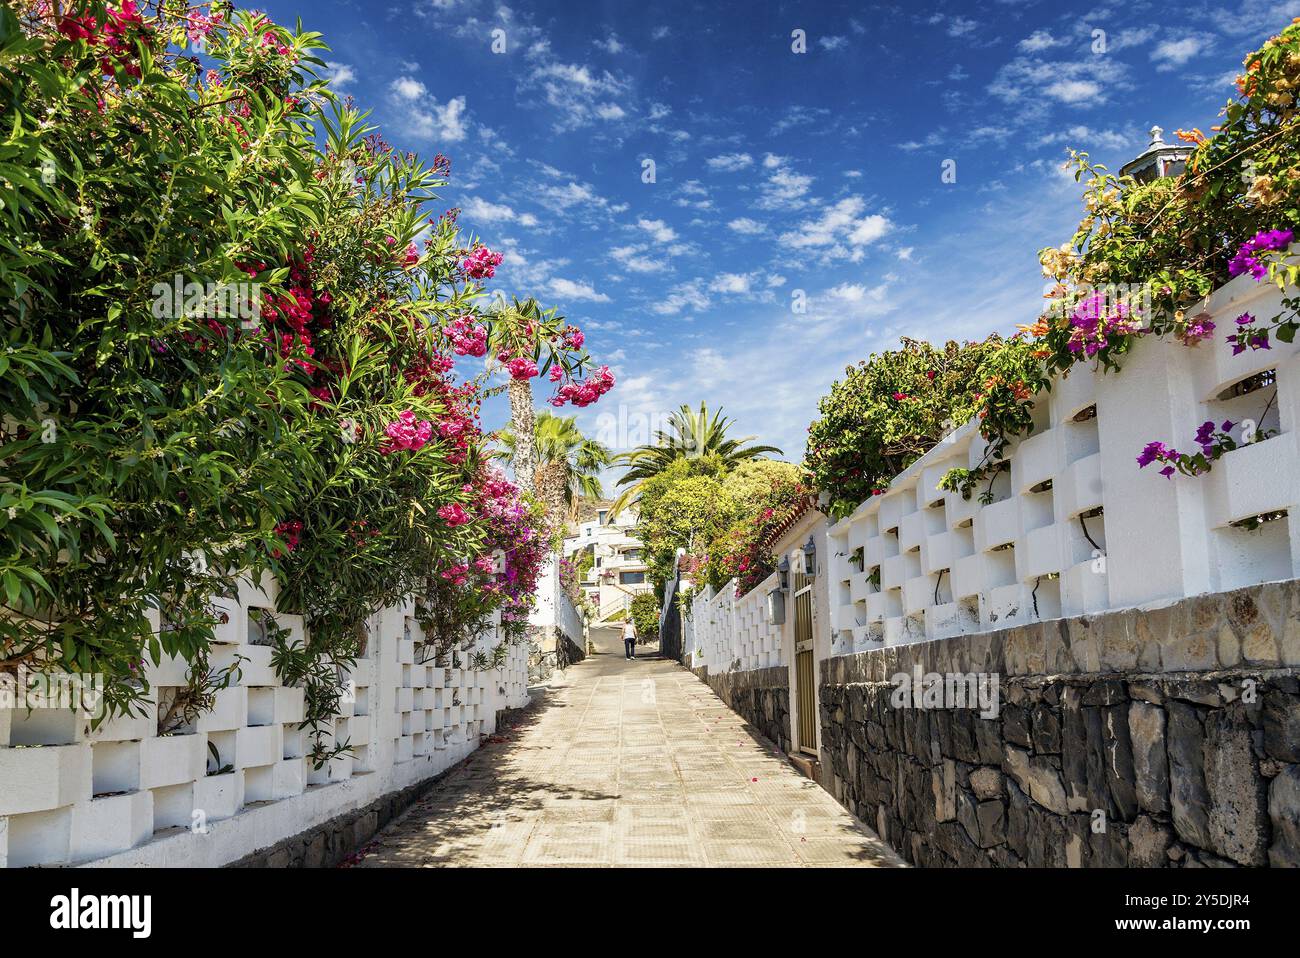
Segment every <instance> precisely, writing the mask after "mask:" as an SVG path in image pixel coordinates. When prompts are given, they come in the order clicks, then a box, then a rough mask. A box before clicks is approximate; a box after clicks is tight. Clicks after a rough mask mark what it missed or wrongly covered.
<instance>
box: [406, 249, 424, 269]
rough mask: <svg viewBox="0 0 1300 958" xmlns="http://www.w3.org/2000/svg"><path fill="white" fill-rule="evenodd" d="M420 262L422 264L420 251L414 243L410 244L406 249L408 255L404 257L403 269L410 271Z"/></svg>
mask: <svg viewBox="0 0 1300 958" xmlns="http://www.w3.org/2000/svg"><path fill="white" fill-rule="evenodd" d="M418 262H420V251H419V249H417V248H416V246H415V244H414V243H410V244H408V245H407V247H406V255H405V256H404V257H402V268H403V269H410V268H411V267H412V266H414V265H415V264H416V263H418Z"/></svg>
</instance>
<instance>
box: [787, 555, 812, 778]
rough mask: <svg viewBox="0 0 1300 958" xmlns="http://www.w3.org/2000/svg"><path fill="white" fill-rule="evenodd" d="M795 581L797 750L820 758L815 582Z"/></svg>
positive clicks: (807, 579) (800, 576)
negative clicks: (814, 634)
mask: <svg viewBox="0 0 1300 958" xmlns="http://www.w3.org/2000/svg"><path fill="white" fill-rule="evenodd" d="M792 578H793V579H794V673H795V696H796V698H795V701H796V702H797V703H798V705H797V709H796V710H797V712H798V716H797V718H798V723H799V727H798V733H799V734H798V737H797V740H798V749H799V751H801V752H808V753H809V754H811V755H816V754H817V698H816V690H817V689H816V681H817V680H816V666H815V664H814V661H813V605H812V603H813V595H812V593H813V580H812V579H811V578H810V577H809V576H806V575H803V574H799V573H796V574H795V575H794V576H793V577H792Z"/></svg>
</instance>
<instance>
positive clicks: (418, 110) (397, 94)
mask: <svg viewBox="0 0 1300 958" xmlns="http://www.w3.org/2000/svg"><path fill="white" fill-rule="evenodd" d="M388 90H389V97H390V99H391V100H392V102H393V104H394V105H395V106H396V107H397V108H398V109H399V110H400V116H401V117H402V119H400V120H399V121H398V122H399V124H401V125H402V126H403V127H404V129H405V130H406V132H407V133H408V134H410V135H411V136H413V137H415V138H417V139H422V140H436V141H438V142H440V143H459V142H460V141H461V140H463V139H465V134H466V133H467V131H468V127H467V124H466V119H465V98H464V97H463V96H458V97H452V98H451V99H450V100H448V101H447V102H446V103H439V102H438V100H437V99H436V98H435V97H433V96H431V95H430V94H429V91H428V88H427V87H425V85H424V84H423V83H421V82H420V81H419V80H417V79H415V78H414V77H409V76H403V77H398V78H397V79H396V80H394V81H393V82H392V83H391V84H389V87H388Z"/></svg>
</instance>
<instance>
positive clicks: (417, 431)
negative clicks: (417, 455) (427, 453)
mask: <svg viewBox="0 0 1300 958" xmlns="http://www.w3.org/2000/svg"><path fill="white" fill-rule="evenodd" d="M384 435H385V436H387V437H388V438H387V440H386V441H385V442H384V443H383V444H382V445H381V446H380V447H379V451H380V452H382V453H383V454H384V455H389V454H391V453H394V452H397V451H398V450H399V449H407V450H410V451H411V452H416V451H417V450H419V449H421V448H422V447H423V446H424V444H425V443H427V442H428V441H429V439H430V438H432V436H433V423H431V422H429V421H428V420H427V419H424V420H420V421H419V422H416V419H415V412H414V410H411V409H407V410H405V411H403V412H402V413H400V414H399V415H398V417H397V421H396V422H390V423H389V424H388V425H387V426H385V427H384Z"/></svg>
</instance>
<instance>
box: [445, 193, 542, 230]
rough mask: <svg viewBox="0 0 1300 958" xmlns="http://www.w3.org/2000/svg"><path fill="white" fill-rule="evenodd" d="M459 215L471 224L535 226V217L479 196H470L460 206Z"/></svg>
mask: <svg viewBox="0 0 1300 958" xmlns="http://www.w3.org/2000/svg"><path fill="white" fill-rule="evenodd" d="M461 213H462V215H464V217H465V218H466V219H467V220H469V221H470V222H471V223H485V224H486V223H518V224H519V225H520V226H536V225H537V217H536V216H534V215H533V214H532V213H517V212H515V210H514V208H513V207H510V206H507V205H506V204H504V203H492V202H490V201H488V200H485V199H483V198H482V197H481V196H471V197H470V198H469V199H468V200H466V201H465V202H464V203H462V204H461Z"/></svg>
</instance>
